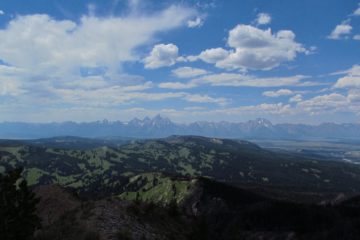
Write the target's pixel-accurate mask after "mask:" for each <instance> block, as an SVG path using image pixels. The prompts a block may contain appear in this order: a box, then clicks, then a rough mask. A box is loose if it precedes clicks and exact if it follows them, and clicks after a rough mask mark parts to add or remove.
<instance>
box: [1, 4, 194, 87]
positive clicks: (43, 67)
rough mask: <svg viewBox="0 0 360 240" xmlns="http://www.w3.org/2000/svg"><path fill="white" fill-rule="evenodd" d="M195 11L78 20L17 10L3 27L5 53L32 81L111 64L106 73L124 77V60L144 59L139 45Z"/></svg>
mask: <svg viewBox="0 0 360 240" xmlns="http://www.w3.org/2000/svg"><path fill="white" fill-rule="evenodd" d="M194 13H195V12H194V11H193V10H191V9H188V8H183V7H179V6H171V7H169V8H167V9H165V10H162V11H159V12H156V13H154V14H148V15H140V14H138V15H127V16H122V17H114V16H112V17H101V18H98V17H96V16H83V17H81V19H80V20H79V21H78V22H75V21H70V20H56V19H53V18H51V17H50V16H48V15H45V14H35V15H27V16H18V17H16V18H15V19H13V20H11V21H10V22H9V24H8V25H7V26H6V28H4V29H1V30H0V39H1V41H0V59H2V60H3V61H5V62H6V63H8V64H10V65H11V66H14V67H18V68H22V69H23V70H24V71H27V73H28V74H27V75H28V79H29V81H30V80H31V81H34V80H35V79H37V80H39V79H46V80H47V81H56V82H59V81H73V80H74V78H77V77H78V76H79V72H80V71H79V70H80V69H81V68H83V67H86V68H103V69H106V72H105V73H104V74H105V75H106V79H117V80H119V75H118V72H119V71H121V65H122V63H124V62H127V61H136V60H139V55H138V54H136V51H135V49H137V48H138V47H140V46H142V45H146V44H149V43H151V42H153V40H154V38H155V36H156V34H157V33H160V32H163V31H168V30H171V29H174V28H177V27H180V26H183V25H184V24H186V21H187V20H188V19H189V18H190V17H192V16H193V15H194ZM132 26H136V27H132ZM119 67H120V69H119Z"/></svg>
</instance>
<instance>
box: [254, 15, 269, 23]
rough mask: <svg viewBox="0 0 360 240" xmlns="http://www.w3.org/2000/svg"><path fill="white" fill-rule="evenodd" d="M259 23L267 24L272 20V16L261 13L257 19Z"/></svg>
mask: <svg viewBox="0 0 360 240" xmlns="http://www.w3.org/2000/svg"><path fill="white" fill-rule="evenodd" d="M255 22H256V24H257V25H266V24H269V23H270V22H271V16H270V14H268V13H259V14H258V15H257V18H256V19H255Z"/></svg>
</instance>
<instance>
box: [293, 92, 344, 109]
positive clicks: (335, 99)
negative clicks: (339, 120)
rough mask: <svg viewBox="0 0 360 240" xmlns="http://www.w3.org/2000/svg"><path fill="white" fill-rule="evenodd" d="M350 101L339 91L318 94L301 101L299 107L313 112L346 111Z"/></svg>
mask: <svg viewBox="0 0 360 240" xmlns="http://www.w3.org/2000/svg"><path fill="white" fill-rule="evenodd" d="M348 106H349V101H348V99H347V97H346V96H343V95H341V94H338V93H330V94H326V95H321V96H316V97H314V98H311V99H308V100H305V101H302V102H299V103H298V104H297V107H298V108H299V109H302V110H304V111H307V112H310V113H312V114H321V113H324V112H330V111H331V112H336V111H346V109H347V107H348Z"/></svg>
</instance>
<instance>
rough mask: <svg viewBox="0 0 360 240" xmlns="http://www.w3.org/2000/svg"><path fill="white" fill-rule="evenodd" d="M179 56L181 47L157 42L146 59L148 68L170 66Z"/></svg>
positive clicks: (145, 63)
mask: <svg viewBox="0 0 360 240" xmlns="http://www.w3.org/2000/svg"><path fill="white" fill-rule="evenodd" d="M178 57H179V48H178V47H177V46H176V45H174V44H172V43H169V44H157V45H155V46H154V47H153V49H152V50H151V53H150V55H149V56H147V57H146V58H145V59H144V65H145V68H147V69H155V68H161V67H169V66H172V65H174V64H175V63H176V61H177V59H178Z"/></svg>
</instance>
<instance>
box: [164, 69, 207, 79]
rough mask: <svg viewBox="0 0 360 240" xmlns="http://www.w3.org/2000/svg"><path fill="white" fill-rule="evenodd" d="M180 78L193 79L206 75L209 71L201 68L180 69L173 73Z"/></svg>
mask: <svg viewBox="0 0 360 240" xmlns="http://www.w3.org/2000/svg"><path fill="white" fill-rule="evenodd" d="M171 72H172V73H173V75H174V76H176V77H178V78H191V77H197V76H201V75H205V74H207V73H208V71H206V70H204V69H201V68H192V67H180V68H177V69H174V70H172V71H171Z"/></svg>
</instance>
